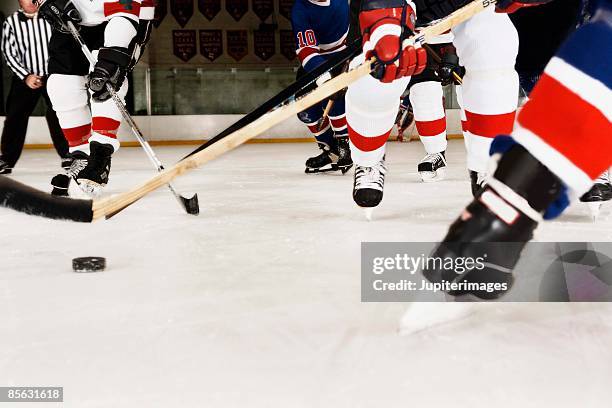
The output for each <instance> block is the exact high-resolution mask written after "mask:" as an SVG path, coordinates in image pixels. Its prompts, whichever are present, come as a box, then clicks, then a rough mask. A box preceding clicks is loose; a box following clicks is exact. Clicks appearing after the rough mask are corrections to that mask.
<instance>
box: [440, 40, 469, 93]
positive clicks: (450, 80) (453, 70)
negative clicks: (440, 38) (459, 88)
mask: <svg viewBox="0 0 612 408" xmlns="http://www.w3.org/2000/svg"><path fill="white" fill-rule="evenodd" d="M440 60H441V61H440V63H439V64H438V68H437V69H436V75H437V76H438V78H440V81H442V86H446V85H450V84H456V85H461V84H460V83H457V82H458V81H457V79H456V78H455V76H454V74H457V75H458V76H459V77H463V74H464V71H465V69H464V68H463V67H461V66H460V65H459V57H458V56H457V52H456V50H455V47H453V45H452V44H451V45H448V46H445V47H442V48H440Z"/></svg>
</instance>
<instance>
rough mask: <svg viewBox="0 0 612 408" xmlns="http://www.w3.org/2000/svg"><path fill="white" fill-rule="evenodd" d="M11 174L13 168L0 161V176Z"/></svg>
mask: <svg viewBox="0 0 612 408" xmlns="http://www.w3.org/2000/svg"><path fill="white" fill-rule="evenodd" d="M12 172H13V166H11V165H10V164H8V163H7V162H5V161H4V160H2V159H0V174H11V173H12Z"/></svg>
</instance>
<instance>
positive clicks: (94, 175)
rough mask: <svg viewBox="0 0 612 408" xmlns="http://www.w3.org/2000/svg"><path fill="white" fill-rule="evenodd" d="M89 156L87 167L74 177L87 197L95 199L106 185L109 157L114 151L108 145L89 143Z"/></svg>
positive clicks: (109, 164)
mask: <svg viewBox="0 0 612 408" xmlns="http://www.w3.org/2000/svg"><path fill="white" fill-rule="evenodd" d="M89 149H90V151H91V155H90V156H89V160H88V161H87V165H86V166H85V168H83V169H82V170H81V171H79V172H78V174H77V175H76V176H75V180H76V182H77V183H78V184H79V187H81V189H82V190H83V191H85V192H86V193H88V194H89V195H91V196H93V197H96V196H98V195H100V193H101V190H102V188H103V187H104V186H106V184H107V183H108V175H109V173H110V167H111V155H112V154H113V152H114V151H115V149H114V148H113V146H111V145H110V144H105V143H99V142H91V143H89Z"/></svg>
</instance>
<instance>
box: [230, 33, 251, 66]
mask: <svg viewBox="0 0 612 408" xmlns="http://www.w3.org/2000/svg"><path fill="white" fill-rule="evenodd" d="M226 34H227V53H228V54H229V56H230V57H232V58H233V59H235V60H236V61H240V60H241V59H243V58H244V57H246V56H247V54H248V53H249V42H248V32H247V30H228V31H226Z"/></svg>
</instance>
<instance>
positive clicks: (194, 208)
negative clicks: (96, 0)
mask: <svg viewBox="0 0 612 408" xmlns="http://www.w3.org/2000/svg"><path fill="white" fill-rule="evenodd" d="M66 25H67V27H68V29H69V30H70V33H71V34H72V36H73V37H74V39H75V41H76V42H78V43H79V45H80V46H81V51H82V52H83V54H84V55H85V57H86V58H87V60H88V61H89V62H90V64H91V65H95V64H96V59H95V58H94V56H93V55H92V53H91V51H90V50H89V48H88V47H87V45H86V44H85V42H84V41H83V38H82V37H81V35H80V34H79V32H78V30H77V29H76V27H75V26H74V24H73V23H72V21H68V22H67V23H66ZM106 90H107V91H108V92H109V94H110V95H111V97H112V99H113V101H114V102H115V105H117V109H119V111H120V112H121V116H123V120H125V121H126V123H127V124H128V125H129V126H130V129H131V130H132V133H133V134H134V136H135V137H136V139H137V140H138V142H139V143H140V145H141V146H142V148H143V150H144V151H145V153H146V154H147V157H148V158H149V160H150V161H151V163H152V164H153V166H155V168H156V169H157V171H158V172H162V171H164V170H165V168H164V165H163V164H162V162H161V161H160V160H159V159H158V158H157V155H156V154H155V151H154V150H153V148H151V145H150V144H149V142H148V141H147V140H146V139H145V138H144V136H143V135H142V132H141V131H140V129H139V128H138V125H137V124H136V122H135V121H134V119H133V118H132V116H131V115H130V113H129V112H128V111H127V108H126V107H125V105H124V103H123V101H122V100H121V97H120V96H119V95H117V92H115V89H114V88H113V86H112V85H111V84H109V83H107V84H106ZM168 188H169V189H170V191H171V192H172V194H173V195H174V197H176V199H177V200H178V202H179V203H180V204H181V206H182V207H183V209H184V210H185V211H186V212H187V214H191V215H198V214H199V213H200V206H199V203H198V195H197V194H194V195H193V196H192V197H190V198H187V197H184V196H183V195H181V194H179V193H178V192H177V191H176V189H175V188H174V186H173V185H172V184H171V183H168Z"/></svg>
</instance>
